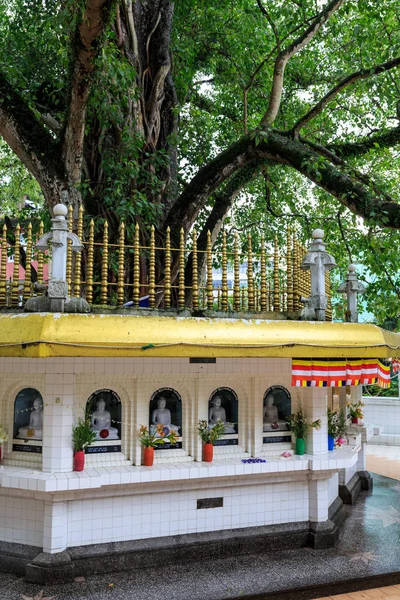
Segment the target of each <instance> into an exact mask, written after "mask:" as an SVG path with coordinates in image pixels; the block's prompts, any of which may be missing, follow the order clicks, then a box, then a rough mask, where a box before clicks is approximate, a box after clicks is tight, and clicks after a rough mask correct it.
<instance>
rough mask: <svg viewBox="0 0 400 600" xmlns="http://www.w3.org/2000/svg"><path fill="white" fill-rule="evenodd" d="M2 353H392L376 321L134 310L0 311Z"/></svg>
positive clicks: (395, 347) (395, 349) (391, 340)
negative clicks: (107, 312)
mask: <svg viewBox="0 0 400 600" xmlns="http://www.w3.org/2000/svg"><path fill="white" fill-rule="evenodd" d="M0 356H15V357H26V358H37V357H50V356H76V357H79V356H102V357H105V356H114V357H118V356H120V357H124V356H132V357H134V356H140V357H151V356H157V357H160V356H169V357H242V358H243V357H249V358H250V357H255V358H256V357H287V358H302V357H303V358H308V357H309V358H326V357H328V358H329V357H330V358H387V357H390V356H400V334H397V333H392V332H388V331H385V330H383V329H380V328H379V327H376V326H375V325H361V324H356V323H320V322H300V321H263V320H258V319H251V320H245V319H206V318H194V317H191V318H187V317H186V318H179V317H156V316H154V317H152V316H143V317H140V316H130V315H128V316H127V315H99V314H94V315H76V314H70V315H69V314H62V315H59V314H51V313H45V314H10V313H8V314H0Z"/></svg>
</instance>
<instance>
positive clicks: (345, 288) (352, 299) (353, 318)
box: [338, 265, 365, 323]
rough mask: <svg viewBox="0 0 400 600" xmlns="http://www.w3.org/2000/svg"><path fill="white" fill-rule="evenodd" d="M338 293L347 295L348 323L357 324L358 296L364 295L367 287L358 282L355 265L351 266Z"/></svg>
mask: <svg viewBox="0 0 400 600" xmlns="http://www.w3.org/2000/svg"><path fill="white" fill-rule="evenodd" d="M338 292H342V294H347V311H346V321H347V322H348V323H357V322H358V311H357V294H363V293H364V292H365V287H364V285H363V284H362V283H360V281H358V277H357V273H356V267H355V266H354V265H349V271H348V273H347V275H346V279H345V281H343V283H341V284H340V285H339V287H338Z"/></svg>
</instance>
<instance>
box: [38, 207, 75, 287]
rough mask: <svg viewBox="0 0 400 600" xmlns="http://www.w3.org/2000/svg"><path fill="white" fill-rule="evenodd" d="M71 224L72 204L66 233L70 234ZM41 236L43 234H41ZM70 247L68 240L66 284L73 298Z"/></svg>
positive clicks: (69, 208) (70, 243)
mask: <svg viewBox="0 0 400 600" xmlns="http://www.w3.org/2000/svg"><path fill="white" fill-rule="evenodd" d="M73 224H74V215H73V208H72V204H70V205H69V207H68V231H71V232H72V228H73ZM41 235H43V234H41ZM71 246H72V242H71V240H68V244H67V267H66V279H67V284H68V293H69V294H71V296H73V289H72V247H71Z"/></svg>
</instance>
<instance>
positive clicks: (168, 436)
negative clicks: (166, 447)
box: [139, 424, 178, 448]
mask: <svg viewBox="0 0 400 600" xmlns="http://www.w3.org/2000/svg"><path fill="white" fill-rule="evenodd" d="M139 435H140V437H139V440H140V443H141V444H143V446H145V448H155V447H156V446H161V445H162V444H166V443H167V442H169V443H170V444H173V445H175V444H176V443H177V441H178V434H177V433H176V431H171V430H170V428H169V427H167V426H166V425H162V424H159V425H157V427H156V429H155V430H154V432H153V433H151V432H150V431H149V428H148V427H147V426H146V425H141V426H140V429H139Z"/></svg>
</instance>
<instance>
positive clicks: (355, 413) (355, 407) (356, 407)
mask: <svg viewBox="0 0 400 600" xmlns="http://www.w3.org/2000/svg"><path fill="white" fill-rule="evenodd" d="M347 406H348V407H349V411H350V416H351V418H352V419H363V418H364V411H363V406H364V402H361V400H359V401H358V402H356V403H355V404H352V403H351V402H349V403H348V404H347Z"/></svg>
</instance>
